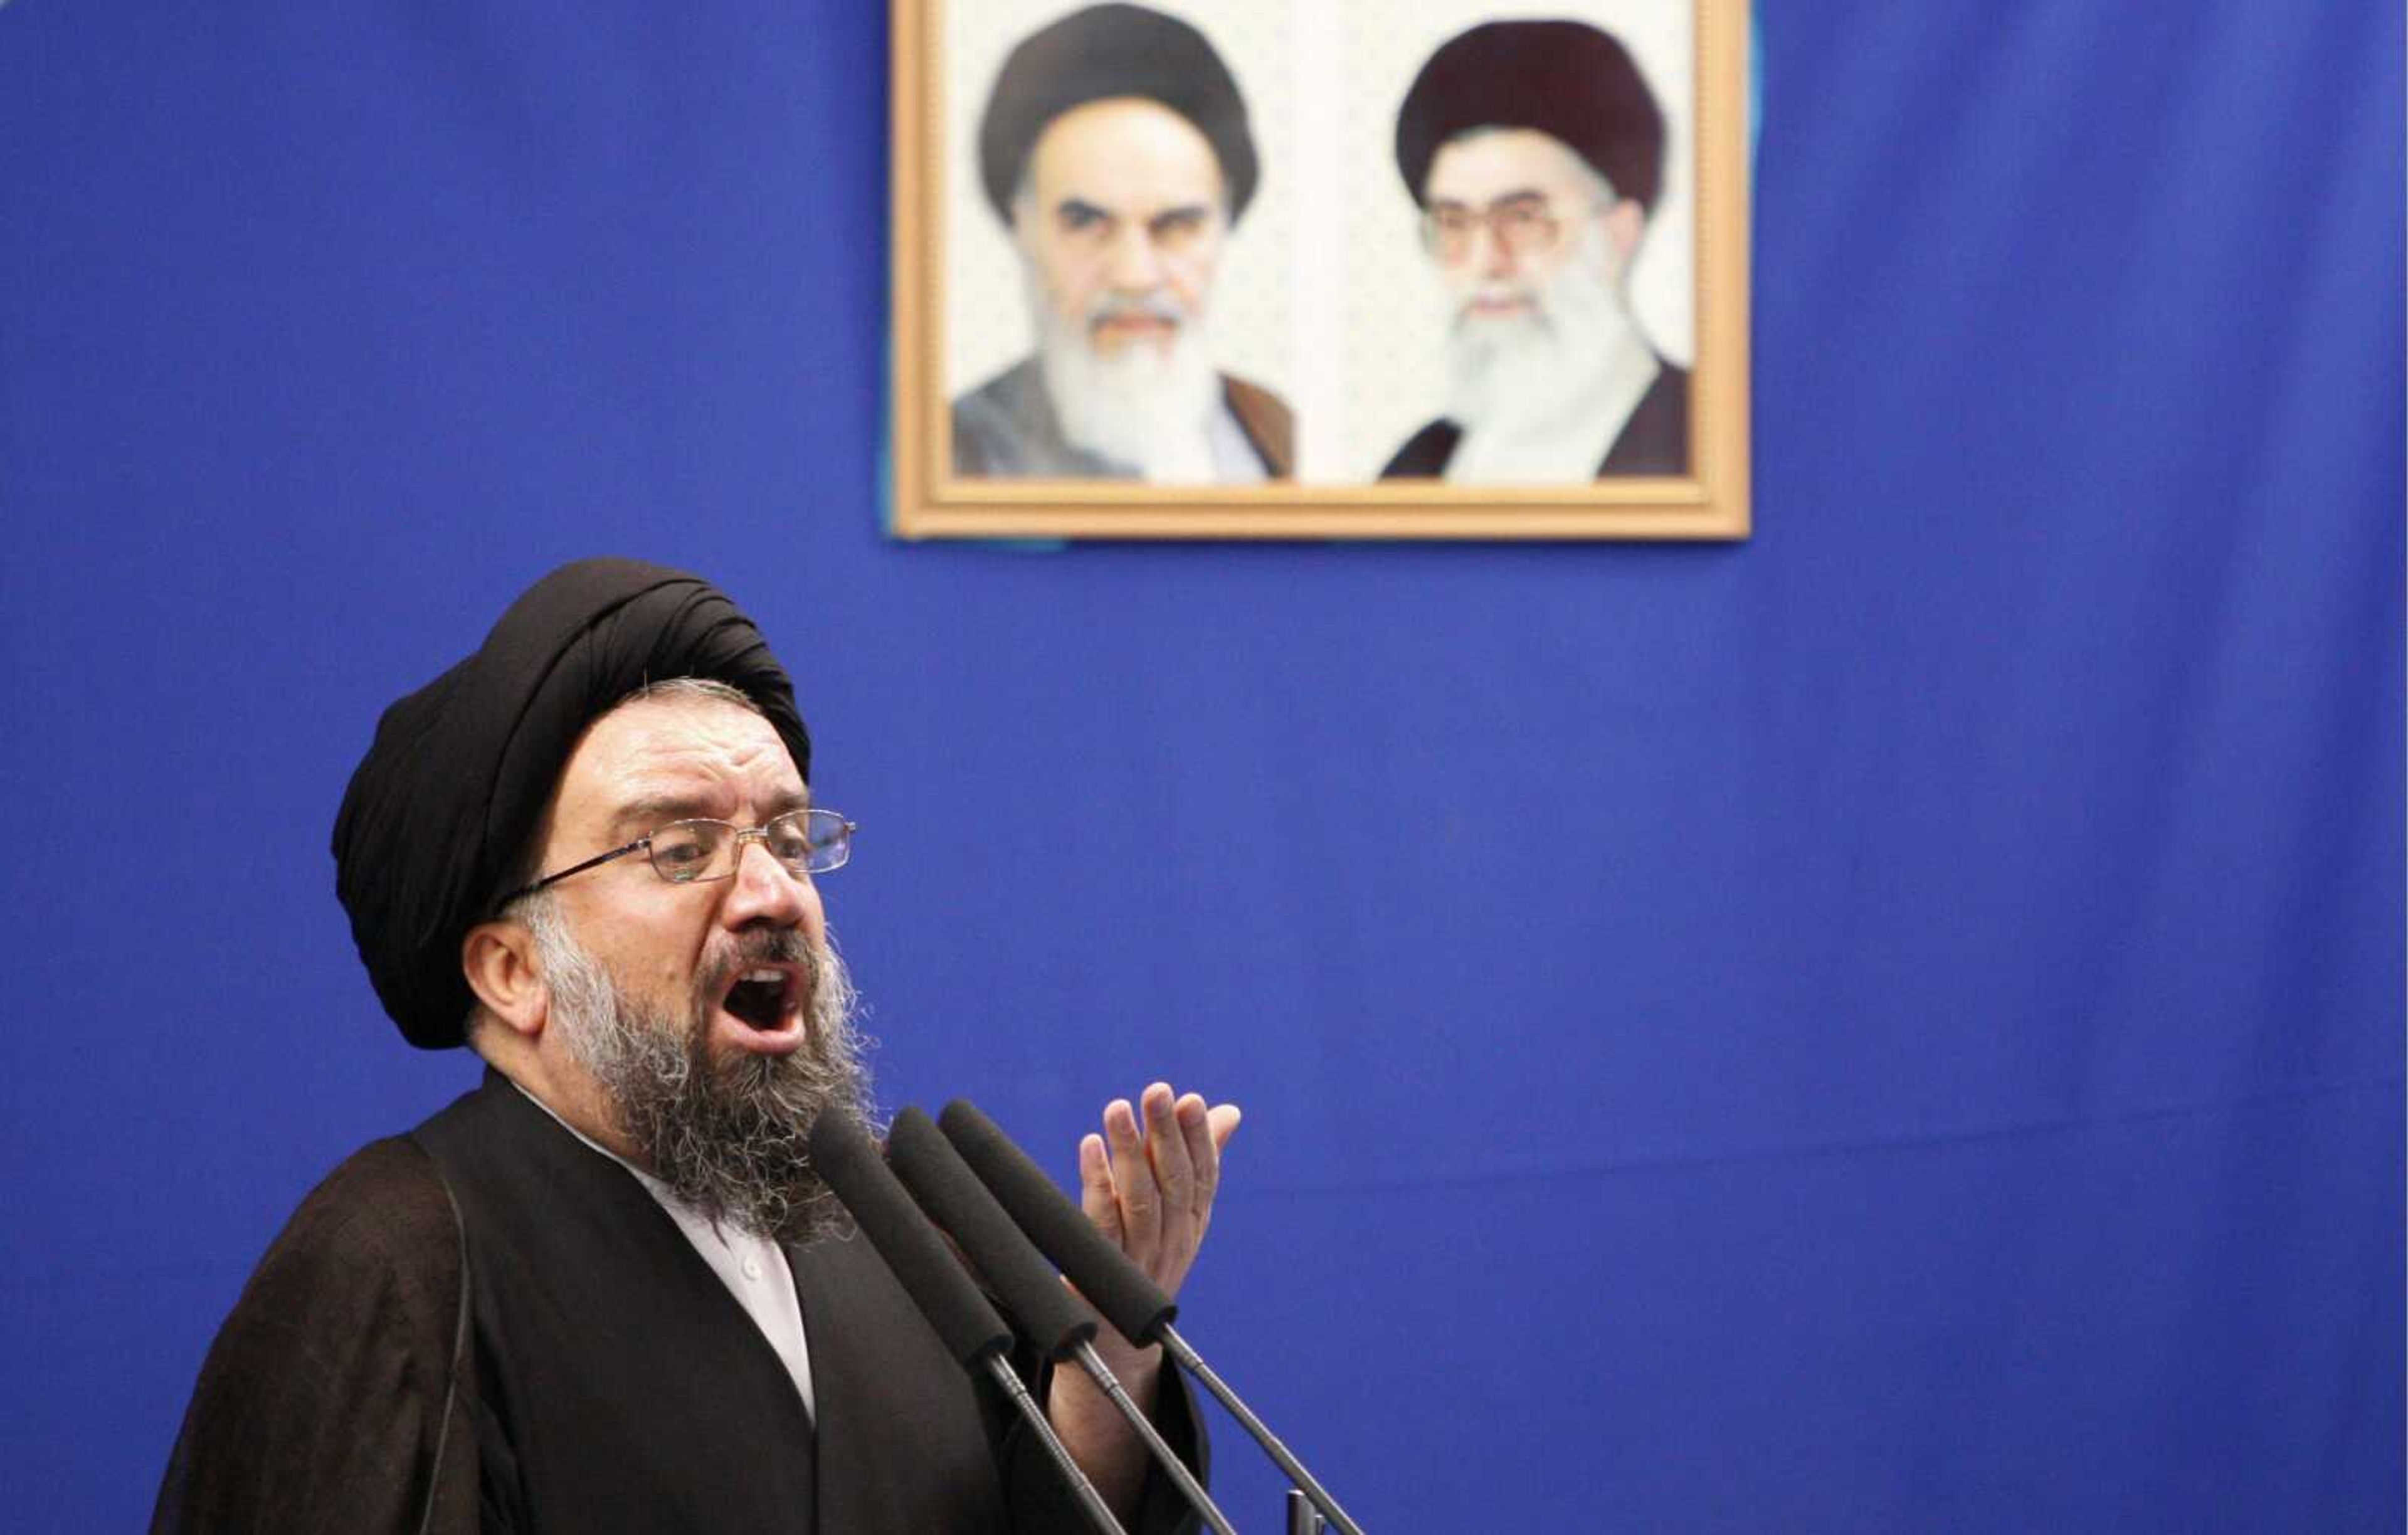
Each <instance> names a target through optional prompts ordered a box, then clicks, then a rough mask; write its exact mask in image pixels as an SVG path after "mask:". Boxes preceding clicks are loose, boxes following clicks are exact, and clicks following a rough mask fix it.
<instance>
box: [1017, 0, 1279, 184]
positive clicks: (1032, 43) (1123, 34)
mask: <svg viewBox="0 0 2408 1535" xmlns="http://www.w3.org/2000/svg"><path fill="white" fill-rule="evenodd" d="M1115 96H1142V97H1144V98H1146V99H1147V100H1149V101H1158V102H1160V103H1161V104H1162V105H1163V106H1165V107H1168V108H1170V109H1171V110H1172V111H1174V112H1177V113H1178V114H1179V115H1180V116H1181V117H1183V118H1185V119H1186V120H1187V121H1188V122H1192V123H1194V124H1196V130H1197V132H1198V133H1200V134H1202V135H1203V136H1204V137H1205V140H1206V142H1208V143H1210V144H1211V146H1212V153H1213V154H1214V156H1216V157H1217V158H1218V159H1219V160H1220V162H1221V178H1222V179H1223V181H1224V182H1226V185H1227V187H1228V193H1229V222H1232V223H1235V222H1237V220H1238V218H1239V216H1240V214H1242V213H1244V212H1245V211H1246V204H1247V203H1248V202H1250V201H1251V200H1253V198H1254V181H1255V179H1256V178H1257V176H1258V175H1259V174H1260V173H1259V170H1258V169H1257V167H1256V165H1255V164H1254V134H1253V133H1252V131H1250V130H1249V129H1248V128H1247V126H1246V100H1245V97H1243V96H1241V95H1240V94H1239V93H1238V82H1237V81H1236V80H1235V79H1232V78H1231V77H1230V74H1229V66H1228V65H1225V64H1223V63H1222V62H1221V55H1219V54H1218V53H1215V52H1213V51H1212V45H1211V43H1208V42H1206V41H1205V40H1204V35H1203V34H1202V33H1200V32H1198V31H1197V30H1196V29H1195V28H1194V27H1192V26H1189V25H1188V24H1187V23H1186V22H1182V21H1178V20H1176V19H1174V18H1172V17H1168V16H1165V15H1164V14H1162V12H1160V11H1158V10H1148V9H1146V8H1145V7H1142V6H1121V5H1111V6H1089V7H1087V8H1086V9H1084V10H1076V11H1072V12H1071V13H1070V14H1069V15H1068V16H1065V17H1063V18H1062V19H1061V20H1060V21H1058V22H1054V23H1053V24H1052V25H1051V26H1047V27H1042V28H1040V29H1039V30H1038V31H1036V32H1033V33H1031V34H1029V35H1028V36H1026V37H1025V38H1023V39H1021V43H1020V46H1019V47H1018V48H1015V49H1013V50H1011V57H1010V58H1008V59H1006V60H1004V61H1003V72H1002V73H1001V74H999V75H997V76H996V78H995V93H993V94H992V95H990V96H988V97H987V99H986V116H985V117H984V118H982V119H981V120H980V122H979V176H980V178H981V179H982V180H983V181H984V182H985V183H986V200H987V201H988V202H990V203H993V204H994V205H995V211H996V217H998V218H1000V219H1001V220H1003V222H1005V223H1010V222H1011V195H1012V194H1013V193H1014V192H1016V191H1018V190H1019V188H1020V173H1021V170H1022V169H1023V167H1025V165H1027V164H1028V151H1031V150H1032V149H1035V148H1036V147H1037V139H1038V136H1039V135H1041V134H1043V133H1044V132H1045V129H1046V125H1047V124H1049V123H1051V122H1053V121H1054V119H1055V118H1057V117H1060V116H1061V115H1062V114H1063V113H1065V112H1067V111H1068V110H1070V108H1073V107H1083V106H1085V105H1086V104H1087V103H1088V102H1091V101H1106V100H1110V99H1111V98H1112V97H1115Z"/></svg>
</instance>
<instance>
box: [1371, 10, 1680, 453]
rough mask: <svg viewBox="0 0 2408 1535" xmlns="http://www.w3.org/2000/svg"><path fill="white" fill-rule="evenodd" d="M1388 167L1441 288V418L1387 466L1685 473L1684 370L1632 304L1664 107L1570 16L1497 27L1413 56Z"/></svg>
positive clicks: (1619, 51) (1658, 168)
mask: <svg viewBox="0 0 2408 1535" xmlns="http://www.w3.org/2000/svg"><path fill="white" fill-rule="evenodd" d="M1397 168H1398V170H1399V171H1400V172H1401V173H1402V174H1403V177H1404V181H1405V187H1406V190H1407V191H1408V192H1410V193H1411V194H1412V197H1413V200H1414V201H1415V202H1416V203H1417V204H1419V205H1420V207H1421V209H1422V234H1423V240H1424V244H1425V247H1426V250H1427V251H1428V253H1429V256H1430V258H1431V260H1432V261H1433V262H1434V263H1435V265H1436V266H1437V270H1438V275H1439V279H1440V281H1441V283H1442V284H1443V286H1444V287H1445V289H1446V292H1447V301H1448V305H1449V308H1450V314H1449V327H1448V355H1447V364H1448V400H1447V407H1446V411H1445V414H1444V415H1442V416H1441V418H1440V419H1438V420H1436V421H1433V422H1431V423H1429V424H1427V425H1426V426H1424V427H1423V428H1422V429H1421V430H1420V431H1419V432H1416V433H1415V434H1414V435H1413V436H1412V438H1411V439H1410V440H1408V441H1407V442H1406V443H1405V445H1404V446H1403V447H1402V448H1400V449H1399V450H1398V452H1397V454H1396V456H1395V457H1394V458H1393V459H1391V460H1390V461H1389V463H1388V466H1387V467H1386V468H1385V469H1383V471H1382V478H1383V479H1398V478H1410V477H1422V478H1430V477H1443V478H1445V479H1446V480H1449V481H1456V482H1460V483H1466V484H1548V483H1556V484H1560V483H1564V482H1568V481H1586V480H1590V479H1595V478H1602V477H1605V476H1611V475H1625V474H1685V473H1687V472H1688V467H1689V379H1688V375H1687V374H1686V373H1685V372H1684V371H1683V370H1682V369H1680V368H1678V367H1675V366H1672V365H1671V364H1670V363H1668V362H1666V361H1665V360H1664V359H1663V358H1662V357H1661V356H1659V355H1657V353H1656V350H1655V348H1654V347H1653V345H1651V344H1650V343H1649V341H1648V339H1647V337H1645V336H1644V335H1643V334H1641V330H1640V328H1639V324H1638V322H1637V320H1636V319H1635V317H1634V316H1633V315H1632V314H1631V311H1630V302H1629V294H1628V282H1629V274H1630V265H1631V261H1632V259H1633V258H1634V257H1635V255H1636V254H1637V252H1638V250H1639V244H1640V241H1641V238H1642V237H1644V236H1645V234H1646V229H1647V220H1648V216H1649V215H1650V214H1651V213H1652V212H1653V211H1654V210H1655V207H1656V196H1657V194H1658V192H1659V191H1660V190H1661V186H1662V180H1663V172H1664V117H1663V113H1662V111H1661V110H1660V109H1659V108H1657V106H1656V97H1655V93H1653V92H1651V91H1650V90H1649V89H1648V88H1647V82H1646V80H1645V79H1643V78H1642V77H1641V74H1640V72H1639V66H1638V65H1636V64H1635V63H1633V62H1632V60H1631V57H1630V54H1629V52H1628V51H1627V50H1626V49H1624V47H1623V46H1622V44H1621V43H1619V42H1617V41H1616V40H1615V39H1613V37H1611V36H1607V35H1606V34H1605V33H1602V32H1600V31H1598V29H1597V28H1595V27H1593V26H1589V25H1587V24H1585V23H1584V22H1488V23H1486V24H1484V25H1482V26H1476V27H1473V28H1472V29H1471V30H1470V31H1469V32H1465V33H1463V34H1461V35H1459V36H1455V38H1453V39H1452V40H1450V41H1449V42H1448V43H1446V45H1445V46H1443V47H1441V49H1440V50H1438V51H1437V52H1436V53H1434V54H1432V55H1431V56H1430V59H1429V62H1428V63H1427V64H1426V65H1423V66H1422V71H1421V74H1420V75H1419V76H1418V77H1417V78H1416V79H1414V80H1413V83H1412V89H1411V90H1410V91H1408V92H1407V93H1406V94H1405V102H1404V107H1403V108H1402V109H1401V110H1400V111H1399V112H1398V117H1397Z"/></svg>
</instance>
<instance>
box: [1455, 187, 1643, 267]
mask: <svg viewBox="0 0 2408 1535" xmlns="http://www.w3.org/2000/svg"><path fill="white" fill-rule="evenodd" d="M1608 206H1609V205H1607V204H1603V203H1597V204H1591V205H1589V206H1588V207H1586V208H1582V209H1581V210H1580V212H1581V213H1601V212H1603V211H1605V209H1606V208H1607V207H1608ZM1578 216H1579V215H1578V214H1572V215H1565V214H1559V213H1557V212H1556V211H1555V208H1553V207H1552V206H1551V205H1550V204H1549V203H1548V201H1547V199H1546V198H1545V197H1543V196H1541V195H1540V194H1537V193H1530V192H1524V193H1516V194H1513V195H1512V196H1510V197H1499V198H1498V199H1497V200H1496V201H1495V202H1493V203H1491V204H1489V205H1488V206H1487V207H1486V208H1472V207H1469V206H1468V205H1466V204H1463V203H1440V204H1438V205H1436V206H1435V207H1433V208H1430V209H1429V210H1428V211H1426V212H1425V213H1424V214H1423V215H1422V243H1423V244H1424V245H1425V246H1427V247H1428V248H1429V253H1430V254H1431V255H1433V256H1435V257H1437V258H1438V259H1439V260H1440V261H1441V262H1442V263H1444V264H1445V265H1449V266H1452V265H1455V263H1457V262H1459V261H1462V260H1463V259H1464V258H1465V257H1467V256H1469V255H1470V254H1471V237H1472V236H1474V235H1476V234H1478V233H1479V232H1480V231H1481V230H1482V229H1483V228H1485V229H1486V230H1487V231H1488V237H1489V238H1490V239H1492V240H1495V241H1496V242H1497V243H1498V245H1499V246H1500V247H1502V248H1503V249H1504V251H1505V252H1506V253H1507V254H1508V255H1512V256H1535V255H1538V254H1540V253H1541V252H1542V251H1552V250H1554V249H1555V245H1556V242H1557V241H1559V240H1561V239H1562V238H1563V237H1564V224H1565V223H1566V222H1568V220H1569V219H1570V218H1577V217H1578Z"/></svg>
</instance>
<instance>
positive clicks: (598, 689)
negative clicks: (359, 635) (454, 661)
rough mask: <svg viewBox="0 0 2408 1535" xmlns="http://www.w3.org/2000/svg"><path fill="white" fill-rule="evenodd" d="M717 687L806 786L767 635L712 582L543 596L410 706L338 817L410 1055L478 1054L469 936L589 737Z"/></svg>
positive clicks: (523, 600) (570, 575)
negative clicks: (616, 715) (665, 686)
mask: <svg viewBox="0 0 2408 1535" xmlns="http://www.w3.org/2000/svg"><path fill="white" fill-rule="evenodd" d="M675 677H702V678H710V679H711V680H714V681H722V682H725V683H727V684H728V685H729V686H731V687H734V688H736V689H738V691H740V692H742V693H743V694H745V695H746V696H748V697H750V698H751V699H752V700H753V702H754V703H755V704H757V705H758V706H760V710H761V712H762V713H763V714H764V715H766V716H767V718H768V721H769V723H770V724H771V725H772V726H774V727H775V728H776V730H777V732H778V735H779V738H780V739H782V740H783V741H784V742H785V743H786V750H787V751H789V752H790V753H793V754H794V758H795V768H796V771H797V772H800V773H801V774H802V775H803V776H804V777H805V779H807V780H808V779H809V778H810V770H811V741H810V736H809V735H808V734H806V733H805V731H804V729H803V719H802V715H801V714H799V713H798V712H796V709H795V691H794V686H793V684H792V683H791V682H789V681H787V679H786V673H785V671H784V669H783V668H782V667H780V666H779V665H778V660H777V657H775V656H773V655H771V654H770V653H769V646H768V643H767V641H766V640H764V639H763V638H761V631H760V630H758V629H756V628H754V627H753V621H752V620H751V619H749V618H746V617H745V616H744V615H743V613H741V612H739V611H738V610H737V607H736V604H735V603H733V602H730V601H729V600H728V599H727V597H726V596H725V595H724V594H723V593H721V592H720V590H719V589H718V588H717V587H715V586H713V585H711V584H710V582H709V581H703V580H701V579H700V578H699V577H695V576H689V575H687V574H685V573H684V572H683V571H681V570H670V569H667V568H665V567H661V566H657V565H645V564H643V563H641V562H639V561H636V560H580V561H578V562H577V563H576V564H574V565H565V566H562V567H560V568H559V569H557V570H554V571H553V572H552V574H550V575H548V576H546V577H544V578H543V579H542V580H541V581H538V582H536V583H535V584H534V585H533V586H531V587H529V588H527V590H526V593H525V595H523V596H521V597H520V598H519V599H518V600H517V601H516V602H514V603H512V604H510V608H509V611H508V612H506V613H504V614H503V615H502V617H501V622H500V623H498V624H495V625H494V631H493V633H491V634H489V635H487V636H486V637H485V642H484V644H482V645H481V646H480V647H478V649H477V652H476V653H475V654H473V655H471V656H469V657H468V658H467V659H466V660H465V661H462V662H461V663H460V664H459V665H457V666H455V667H452V669H451V670H449V671H447V672H445V673H444V674H443V675H442V676H440V677H437V679H435V681H432V682H429V683H427V684H426V685H425V686H424V687H423V688H420V689H419V690H418V691H417V692H415V693H413V694H411V695H409V696H408V697H406V698H403V699H402V700H401V701H399V702H398V703H395V704H394V706H393V707H392V708H390V709H388V710H385V711H384V717H383V718H382V719H381V720H380V721H378V722H377V732H376V740H375V743H374V744H373V745H371V746H370V747H369V748H368V754H367V756H366V758H365V759H364V760H363V761H362V762H361V763H360V766H359V768H358V770H356V771H355V772H353V773H352V774H351V787H350V788H349V789H348V790H346V791H345V792H344V794H343V808H342V810H341V811H339V812H337V815H336V817H335V845H334V851H335V893H336V894H337V896H338V897H341V899H342V902H343V909H344V910H345V911H348V912H350V913H351V938H352V940H353V941H354V942H356V943H357V944H358V945H359V950H360V959H361V961H362V962H363V963H364V964H366V966H367V969H368V979H369V980H371V981H373V982H374V983H376V992H377V997H378V999H379V1000H380V1001H381V1002H383V1004H384V1010H385V1011H387V1012H389V1013H391V1014H392V1015H393V1020H394V1023H397V1024H399V1025H400V1026H401V1031H402V1033H403V1034H404V1035H406V1036H408V1038H409V1042H410V1043H412V1044H414V1045H417V1046H419V1047H420V1048H422V1049H426V1050H438V1049H442V1048H445V1047H447V1046H450V1045H456V1044H458V1043H460V1042H461V1039H462V1031H463V1027H464V1026H465V1025H466V1022H467V1018H468V1010H469V1007H470V1005H471V1002H472V1000H473V998H472V996H471V994H470V992H469V990H468V983H467V981H466V978H465V977H464V976H463V975H462V973H461V969H460V944H461V940H463V939H465V938H466V936H467V932H468V929H469V928H471V927H473V926H475V925H477V924H479V923H480V922H482V921H484V920H486V919H487V918H488V917H491V916H492V915H493V914H494V911H493V908H494V903H495V901H497V900H499V899H500V898H501V897H503V896H504V895H507V894H508V893H509V892H508V889H507V888H506V886H507V884H508V882H510V881H511V880H513V879H514V878H516V877H517V876H518V875H519V873H520V872H521V869H520V868H519V865H520V861H521V860H522V859H523V857H524V856H525V855H526V853H527V847H528V841H529V839H531V838H532V837H533V836H534V835H535V831H536V826H537V823H538V821H540V820H541V819H542V816H543V812H544V808H545V807H546V806H547V805H548V804H550V803H551V800H552V789H553V787H554V786H555V785H556V784H558V782H560V773H561V769H562V768H564V767H566V765H567V762H568V755H569V753H570V752H571V750H573V749H574V748H575V746H576V745H577V741H578V739H579V738H580V737H581V736H582V735H583V734H584V732H585V727H586V726H587V725H589V724H593V723H594V721H595V720H596V719H597V718H599V717H600V716H601V715H602V714H603V713H604V712H605V711H606V710H609V708H610V707H611V706H612V705H613V704H616V703H618V702H619V701H620V700H621V699H623V698H624V697H626V696H628V695H629V694H631V693H634V692H635V691H636V690H637V689H638V688H640V687H642V686H644V685H645V684H646V683H648V682H660V681H668V680H669V679H671V678H675Z"/></svg>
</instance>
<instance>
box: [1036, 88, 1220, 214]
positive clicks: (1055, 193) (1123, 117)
mask: <svg viewBox="0 0 2408 1535" xmlns="http://www.w3.org/2000/svg"><path fill="white" fill-rule="evenodd" d="M1023 186H1024V191H1025V194H1027V195H1029V196H1032V197H1034V198H1035V199H1036V201H1037V204H1038V206H1039V208H1053V207H1055V206H1057V205H1059V204H1060V203H1062V202H1063V201H1065V200H1067V199H1069V198H1077V199H1078V200H1079V201H1081V202H1083V203H1087V204H1089V205H1091V206H1093V207H1096V208H1102V209H1104V210H1105V211H1107V212H1121V213H1133V214H1137V215H1140V216H1144V215H1148V214H1152V213H1155V212H1159V211H1161V210H1163V209H1165V208H1181V207H1191V206H1194V205H1197V204H1203V205H1205V206H1206V207H1209V208H1216V209H1217V208H1221V207H1222V205H1223V202H1224V200H1225V189H1224V183H1223V179H1222V176H1221V162H1220V158H1219V157H1218V156H1217V155H1215V154H1214V153H1213V152H1212V145H1211V140H1210V139H1207V138H1206V137H1205V136H1204V134H1203V131H1202V130H1201V129H1199V128H1197V126H1196V124H1194V123H1193V122H1188V121H1187V119H1185V118H1184V117H1182V116H1181V115H1180V114H1179V113H1177V112H1174V111H1172V110H1171V109H1170V108H1168V107H1165V106H1163V105H1162V104H1161V103H1160V102H1158V101H1150V100H1147V99H1145V98H1143V97H1139V96H1113V97H1109V98H1107V99H1105V100H1102V101H1091V102H1087V103H1085V104H1084V105H1082V106H1079V107H1074V108H1071V109H1070V110H1068V111H1067V112H1065V113H1063V114H1062V115H1061V116H1060V117H1057V118H1055V119H1054V121H1053V122H1049V123H1047V124H1046V126H1045V131H1044V132H1043V133H1041V134H1039V136H1038V137H1037V147H1036V148H1035V149H1034V150H1033V151H1030V154H1029V156H1028V171H1027V176H1026V179H1025V182H1024V183H1023Z"/></svg>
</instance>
